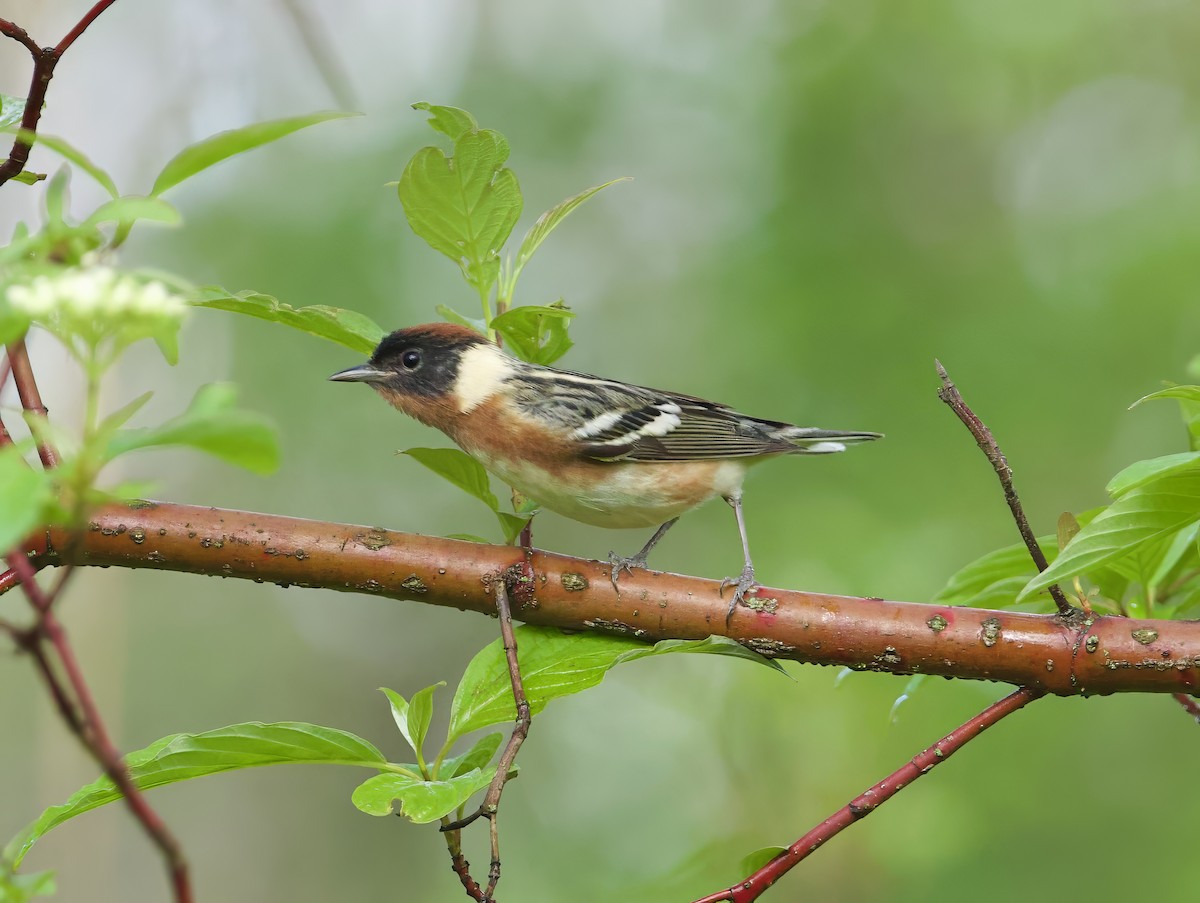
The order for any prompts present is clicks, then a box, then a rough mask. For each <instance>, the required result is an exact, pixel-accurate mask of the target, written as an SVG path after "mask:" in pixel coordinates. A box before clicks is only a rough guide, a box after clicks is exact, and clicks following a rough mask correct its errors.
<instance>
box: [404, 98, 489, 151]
mask: <svg viewBox="0 0 1200 903" xmlns="http://www.w3.org/2000/svg"><path fill="white" fill-rule="evenodd" d="M412 108H413V109H414V110H424V111H425V112H426V113H429V114H430V115H429V127H430V128H432V129H433V130H434V131H435V132H441V133H442V134H443V135H448V136H449V137H450V140H451V141H457V140H458V139H459V138H461V137H462V136H463V135H465V134H466V133H467V132H473V131H475V130H476V129H478V128H479V123H477V122H476V121H475V117H474V116H472V115H471V114H470V113H468V112H467V111H466V110H460V109H459V108H458V107H442V106H437V105H436V104H431V103H426V102H425V101H421V102H420V103H415V104H413V105H412Z"/></svg>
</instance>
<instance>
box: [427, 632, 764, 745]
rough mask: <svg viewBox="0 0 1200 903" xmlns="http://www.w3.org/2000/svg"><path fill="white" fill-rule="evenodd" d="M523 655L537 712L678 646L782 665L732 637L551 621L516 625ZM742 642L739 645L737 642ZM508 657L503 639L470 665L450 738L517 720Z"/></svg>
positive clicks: (529, 692)
mask: <svg viewBox="0 0 1200 903" xmlns="http://www.w3.org/2000/svg"><path fill="white" fill-rule="evenodd" d="M515 636H516V641H517V660H518V662H519V663H520V666H521V678H522V684H523V685H524V688H525V695H526V698H527V699H528V700H529V711H530V714H531V715H536V714H537V713H538V712H540V711H541V710H542V709H544V708H545V707H546V704H547V703H548V702H549V701H550V700H551V699H557V698H558V697H560V696H569V695H570V694H572V693H578V692H580V691H581V690H586V689H588V688H589V687H594V686H596V684H598V683H600V681H601V680H603V678H604V675H605V674H606V673H608V671H609V670H610V669H611V668H612V667H614V666H615V665H618V664H621V663H622V662H630V661H635V660H637V659H639V658H647V657H649V656H653V655H665V654H669V653H675V652H706V653H715V654H718V655H733V656H736V657H738V658H744V659H748V660H750V661H755V662H758V663H761V664H769V665H770V666H771V667H774V668H776V669H778V668H779V666H778V664H777V663H774V662H770V661H769V660H768V659H765V658H764V657H763V656H761V655H759V654H758V653H756V652H753V651H751V650H749V649H745V648H744V647H740V644H738V643H736V642H734V641H733V640H730V639H729V638H727V637H708V638H706V639H703V640H663V641H662V642H660V643H657V644H655V645H654V646H650V645H648V644H646V643H644V642H642V641H641V640H637V639H634V638H632V637H623V636H606V635H604V634H597V633H575V634H566V633H563V632H562V631H560V630H557V629H555V628H551V627H529V626H522V627H518V628H517V629H516V631H515ZM735 646H736V647H739V650H736V651H735V649H734V648H733V647H735ZM516 715H517V712H516V704H515V703H514V701H513V694H512V684H511V682H510V679H509V674H508V661H507V659H506V658H505V655H504V646H503V644H502V643H501V641H500V640H496V641H495V642H493V643H490V644H489V645H487V646H485V647H484V648H483V649H482V650H480V651H479V653H477V654H476V656H475V657H474V658H473V659H471V662H470V664H468V665H467V670H466V672H465V673H464V674H463V678H462V680H461V681H460V682H459V685H458V689H457V690H455V692H454V701H453V702H452V703H451V705H450V728H449V730H448V731H447V741H446V742H447V743H453V742H454V741H455V740H457V739H458V738H459V737H461V736H463V735H464V734H468V733H470V732H471V731H474V730H478V729H480V728H483V727H489V726H490V725H493V724H501V723H504V722H509V721H513V720H514V719H515V718H516Z"/></svg>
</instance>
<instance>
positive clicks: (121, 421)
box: [100, 391, 154, 432]
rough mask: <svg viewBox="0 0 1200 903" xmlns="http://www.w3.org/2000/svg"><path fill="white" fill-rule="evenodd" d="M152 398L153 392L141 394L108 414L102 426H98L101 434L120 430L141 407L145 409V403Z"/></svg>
mask: <svg viewBox="0 0 1200 903" xmlns="http://www.w3.org/2000/svg"><path fill="white" fill-rule="evenodd" d="M153 397H154V392H153V391H150V392H143V393H142V394H141V395H139V396H138V397H137V398H135V399H134V400H133V401H131V402H129V404H127V405H125V406H124V407H122V408H118V409H117V410H115V411H113V412H112V413H111V414H109V415H108V416H107V417H105V418H104V422H103V423H102V424H100V429H101V431H102V432H103V431H106V430H107V431H112V430H117V429H120V428H121V427H123V426H124V425H125V424H127V423H128V422H129V421H130V420H131V419H132V418H133V415H134V414H136V413H137V412H138V411H140V410H141V409H142V408H143V407H145V405H146V402H148V401H149V400H150V399H151V398H153Z"/></svg>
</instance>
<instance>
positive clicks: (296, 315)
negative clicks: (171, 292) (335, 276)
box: [191, 285, 384, 354]
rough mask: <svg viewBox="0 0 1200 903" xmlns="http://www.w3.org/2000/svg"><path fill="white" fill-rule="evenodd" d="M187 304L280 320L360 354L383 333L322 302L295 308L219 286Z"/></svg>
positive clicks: (354, 315)
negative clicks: (226, 289)
mask: <svg viewBox="0 0 1200 903" xmlns="http://www.w3.org/2000/svg"><path fill="white" fill-rule="evenodd" d="M191 304H193V305H194V306H196V307H210V308H213V309H215V310H227V311H231V312H233V313H237V314H246V315H247V316H250V317H257V318H258V319H260V320H267V321H269V322H272V323H282V324H283V325H285V326H291V327H292V328H293V329H299V330H300V331H302V332H307V333H309V334H310V335H315V336H318V337H319V338H322V339H329V340H330V341H333V342H337V343H338V344H340V345H345V346H346V347H347V348H353V349H354V350H355V351H358V352H359V353H361V354H370V353H371V352H372V351H374V350H375V346H376V345H378V344H379V342H380V340H381V339H383V336H384V332H383V329H382V328H381V327H380V326H379V324H378V323H376V322H375V321H374V320H372V319H371V318H370V317H368V316H365V315H363V314H360V313H358V312H357V311H353V310H344V309H342V308H340V307H326V306H325V305H323V304H322V305H314V306H312V307H299V308H296V307H292V306H290V305H288V304H284V303H282V302H281V301H279V300H278V299H276V298H272V297H271V296H270V295H263V294H261V293H259V292H239V293H238V294H236V295H231V294H230V293H229V292H227V291H225V289H223V288H220V287H219V286H215V285H207V286H204V287H203V288H202V289H200V291H199V296H198V297H197V298H194V299H192V300H191Z"/></svg>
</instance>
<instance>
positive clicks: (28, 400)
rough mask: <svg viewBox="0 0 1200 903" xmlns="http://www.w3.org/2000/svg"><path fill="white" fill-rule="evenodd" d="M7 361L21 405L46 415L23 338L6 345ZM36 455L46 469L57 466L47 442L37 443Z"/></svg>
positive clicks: (56, 460)
mask: <svg viewBox="0 0 1200 903" xmlns="http://www.w3.org/2000/svg"><path fill="white" fill-rule="evenodd" d="M8 361H9V365H10V366H11V367H12V375H13V382H15V383H16V384H17V395H18V396H20V398H21V407H22V408H24V409H25V410H26V411H29V412H30V413H32V414H36V415H38V416H39V417H43V418H45V417H47V416H48V415H49V413H50V412H49V411H48V410H47V409H46V406H45V405H44V404H43V403H42V394H41V392H39V391H38V386H37V380H36V379H35V378H34V375H33V365H32V364H30V362H29V350H28V349H27V348H26V347H25V339H24V338H20V339H17V340H16V341H15V342H13V343H12V344H11V345H9V346H8ZM38 457H39V458H40V459H41V461H42V466H43V467H45V468H46V469H47V470H49V469H50V468H52V467H57V466H58V461H59V457H58V452H56V451H55V450H54V447H53V446H51V445H50V443H49V442H39V443H38Z"/></svg>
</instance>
